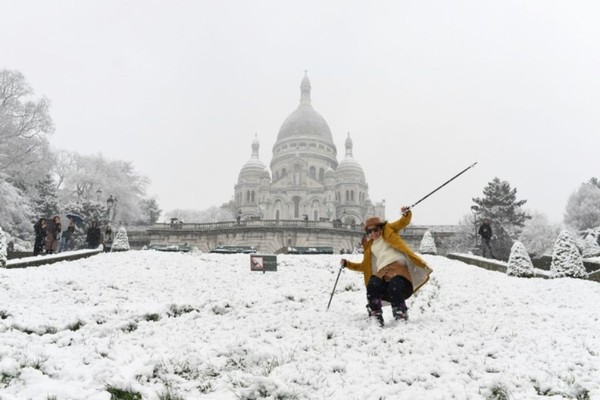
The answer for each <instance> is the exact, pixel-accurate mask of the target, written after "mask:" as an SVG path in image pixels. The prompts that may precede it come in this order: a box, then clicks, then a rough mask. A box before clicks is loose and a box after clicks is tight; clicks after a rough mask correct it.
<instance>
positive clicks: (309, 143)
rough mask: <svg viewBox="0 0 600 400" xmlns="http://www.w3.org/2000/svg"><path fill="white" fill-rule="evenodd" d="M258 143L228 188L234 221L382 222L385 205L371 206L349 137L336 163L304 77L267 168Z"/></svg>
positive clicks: (328, 132)
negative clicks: (375, 218)
mask: <svg viewBox="0 0 600 400" xmlns="http://www.w3.org/2000/svg"><path fill="white" fill-rule="evenodd" d="M259 147H260V146H259V142H258V138H256V137H255V138H254V141H253V142H252V153H251V157H250V159H249V160H248V161H247V162H246V163H245V164H244V165H243V167H242V168H241V170H240V172H239V175H238V179H237V183H236V184H235V187H234V206H235V208H236V212H237V217H238V219H239V220H241V221H247V220H277V221H278V220H305V221H321V222H324V221H332V222H335V221H339V222H341V223H343V224H350V225H362V223H363V222H364V220H365V219H366V218H368V217H370V216H379V217H381V218H382V219H384V218H385V202H384V201H382V202H379V203H377V204H374V203H373V202H372V201H371V199H370V197H369V186H368V184H367V180H366V177H365V174H364V171H363V169H362V167H361V165H360V164H359V162H358V161H356V160H355V159H354V156H353V149H352V147H353V144H352V139H351V138H350V134H348V136H347V138H346V141H345V153H344V157H343V159H342V160H341V161H339V162H338V158H337V157H338V152H337V148H336V146H335V144H334V142H333V136H332V134H331V130H330V129H329V125H328V124H327V122H326V121H325V119H324V118H323V117H322V116H321V115H320V114H319V113H318V112H317V111H315V109H314V108H313V106H312V104H311V84H310V81H309V79H308V76H307V75H306V74H305V76H304V78H303V79H302V83H301V85H300V104H299V105H298V108H297V109H296V110H295V111H293V112H292V113H291V114H290V115H289V116H288V117H287V118H286V119H285V120H284V121H283V124H282V125H281V128H280V129H279V133H278V135H277V140H276V142H275V144H274V146H273V155H272V159H271V163H270V168H267V166H266V164H265V163H264V162H263V161H262V160H261V159H260V156H259Z"/></svg>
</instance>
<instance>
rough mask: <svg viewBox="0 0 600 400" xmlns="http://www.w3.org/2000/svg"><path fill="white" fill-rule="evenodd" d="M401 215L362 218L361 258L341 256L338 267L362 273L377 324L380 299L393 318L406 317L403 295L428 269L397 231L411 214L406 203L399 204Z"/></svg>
mask: <svg viewBox="0 0 600 400" xmlns="http://www.w3.org/2000/svg"><path fill="white" fill-rule="evenodd" d="M401 212H402V217H401V218H400V219H399V220H397V221H394V222H387V221H382V220H381V219H380V218H379V217H371V218H368V219H367V220H366V221H365V225H364V228H365V232H366V234H367V240H366V242H365V243H363V248H364V252H363V260H362V262H360V263H355V262H352V261H350V260H347V259H344V258H342V259H341V261H340V264H341V265H342V267H347V268H348V269H351V270H354V271H359V272H362V273H363V276H364V280H365V285H366V287H367V300H368V304H367V309H368V310H369V315H370V316H371V317H374V318H375V319H376V320H377V321H378V322H379V324H380V325H381V326H383V324H384V320H383V312H382V309H381V307H382V300H385V301H389V302H390V303H391V304H392V315H393V317H394V319H396V320H407V319H408V307H407V306H406V299H408V298H409V297H410V296H412V294H413V293H415V292H416V291H417V290H419V288H421V286H423V285H424V284H425V283H426V282H427V281H428V280H429V275H430V274H431V272H432V270H431V268H429V266H428V265H427V263H426V262H425V261H424V260H423V259H421V258H420V257H419V256H418V255H416V254H415V253H414V252H413V251H412V250H411V249H410V247H408V245H407V244H406V243H405V242H404V240H403V239H402V238H401V237H400V235H399V234H398V232H399V231H401V230H402V229H404V228H405V227H406V226H408V224H410V220H411V218H412V211H410V208H409V207H402V208H401Z"/></svg>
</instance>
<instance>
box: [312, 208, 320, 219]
mask: <svg viewBox="0 0 600 400" xmlns="http://www.w3.org/2000/svg"><path fill="white" fill-rule="evenodd" d="M313 218H314V220H315V221H318V220H319V211H318V210H315V211H314V212H313Z"/></svg>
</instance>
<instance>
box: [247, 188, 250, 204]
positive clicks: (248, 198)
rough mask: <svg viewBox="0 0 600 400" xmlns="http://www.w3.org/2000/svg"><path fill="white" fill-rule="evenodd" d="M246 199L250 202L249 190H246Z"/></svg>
mask: <svg viewBox="0 0 600 400" xmlns="http://www.w3.org/2000/svg"><path fill="white" fill-rule="evenodd" d="M246 201H247V202H248V203H249V202H250V191H249V190H248V191H247V192H246Z"/></svg>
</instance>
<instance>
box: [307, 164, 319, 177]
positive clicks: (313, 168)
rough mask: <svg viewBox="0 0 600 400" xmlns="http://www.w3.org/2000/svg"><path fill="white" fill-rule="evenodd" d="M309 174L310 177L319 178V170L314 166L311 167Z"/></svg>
mask: <svg viewBox="0 0 600 400" xmlns="http://www.w3.org/2000/svg"><path fill="white" fill-rule="evenodd" d="M308 173H309V174H310V176H312V177H313V178H316V176H317V169H316V168H315V167H314V166H313V167H310V168H309V170H308Z"/></svg>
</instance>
